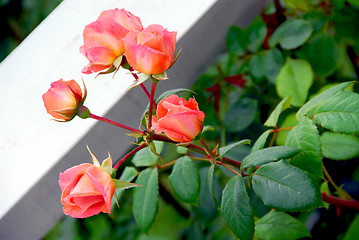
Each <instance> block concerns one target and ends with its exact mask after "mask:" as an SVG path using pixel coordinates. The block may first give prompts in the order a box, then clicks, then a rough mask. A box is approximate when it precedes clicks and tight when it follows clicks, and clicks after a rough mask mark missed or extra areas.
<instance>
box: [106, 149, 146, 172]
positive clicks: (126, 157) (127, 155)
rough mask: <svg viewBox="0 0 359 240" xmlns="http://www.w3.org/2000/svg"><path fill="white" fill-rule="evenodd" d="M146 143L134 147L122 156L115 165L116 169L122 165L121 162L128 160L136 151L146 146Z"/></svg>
mask: <svg viewBox="0 0 359 240" xmlns="http://www.w3.org/2000/svg"><path fill="white" fill-rule="evenodd" d="M146 145H147V144H146V143H142V144H141V145H140V146H138V147H136V148H135V149H133V150H132V151H131V152H129V153H127V154H126V155H125V156H124V157H123V158H121V159H120V160H119V161H118V162H117V163H116V165H115V166H114V167H113V168H114V169H116V170H118V168H119V167H120V166H121V164H122V163H123V162H124V161H126V160H127V159H128V158H129V157H131V156H132V155H133V154H135V153H136V152H138V151H140V150H141V149H142V148H145V147H146Z"/></svg>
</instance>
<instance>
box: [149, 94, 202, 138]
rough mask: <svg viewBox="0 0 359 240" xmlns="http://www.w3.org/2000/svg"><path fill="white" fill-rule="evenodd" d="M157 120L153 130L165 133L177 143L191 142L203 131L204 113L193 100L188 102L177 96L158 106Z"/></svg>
mask: <svg viewBox="0 0 359 240" xmlns="http://www.w3.org/2000/svg"><path fill="white" fill-rule="evenodd" d="M156 114H157V118H154V119H153V120H154V124H153V125H152V128H151V129H152V130H154V131H155V132H156V133H161V132H164V133H165V134H166V135H167V136H168V137H169V138H170V139H172V140H173V141H176V142H190V141H192V139H194V138H195V137H196V136H197V135H198V134H199V133H200V132H201V130H202V123H203V120H204V116H205V115H204V113H203V112H201V111H199V109H198V103H197V102H196V100H194V99H193V98H190V99H189V100H188V101H186V100H185V99H184V98H179V97H178V96H177V95H171V96H169V97H166V98H164V99H163V100H162V101H160V102H159V104H158V105H157V112H156Z"/></svg>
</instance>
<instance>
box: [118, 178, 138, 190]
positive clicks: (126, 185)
mask: <svg viewBox="0 0 359 240" xmlns="http://www.w3.org/2000/svg"><path fill="white" fill-rule="evenodd" d="M112 180H113V182H114V183H115V185H116V189H120V190H123V189H129V188H133V187H140V186H141V185H138V184H136V183H130V182H126V181H121V180H117V179H112Z"/></svg>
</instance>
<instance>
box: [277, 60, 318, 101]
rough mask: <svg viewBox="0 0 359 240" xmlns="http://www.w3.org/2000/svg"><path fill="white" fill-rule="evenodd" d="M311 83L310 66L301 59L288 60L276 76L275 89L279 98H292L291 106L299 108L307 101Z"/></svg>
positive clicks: (311, 73)
mask: <svg viewBox="0 0 359 240" xmlns="http://www.w3.org/2000/svg"><path fill="white" fill-rule="evenodd" d="M312 83H313V72H312V69H311V67H310V64H309V63H308V62H307V61H305V60H303V59H291V58H288V59H287V61H286V62H285V64H284V65H283V67H282V69H281V70H280V72H279V74H278V77H277V82H276V88H277V92H278V95H279V96H280V97H282V98H286V97H289V96H290V97H292V101H291V104H292V105H293V106H296V107H299V106H302V105H303V104H304V103H305V101H306V100H307V97H308V91H309V88H310V86H311V85H312Z"/></svg>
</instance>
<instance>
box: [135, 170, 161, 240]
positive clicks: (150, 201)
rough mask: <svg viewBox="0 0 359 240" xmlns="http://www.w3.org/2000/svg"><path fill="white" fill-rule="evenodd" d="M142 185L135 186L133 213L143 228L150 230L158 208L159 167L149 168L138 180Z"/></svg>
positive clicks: (144, 230) (137, 182)
mask: <svg viewBox="0 0 359 240" xmlns="http://www.w3.org/2000/svg"><path fill="white" fill-rule="evenodd" d="M136 184H138V185H142V187H138V188H134V192H133V215H134V216H135V219H136V222H137V224H138V226H139V227H140V228H141V230H142V231H143V232H145V233H147V232H148V230H149V229H150V227H151V226H152V224H153V222H154V221H155V217H156V214H157V210H158V171H157V168H147V169H146V170H144V171H142V172H141V173H140V175H139V176H138V178H137V180H136Z"/></svg>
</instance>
